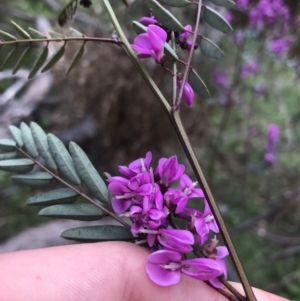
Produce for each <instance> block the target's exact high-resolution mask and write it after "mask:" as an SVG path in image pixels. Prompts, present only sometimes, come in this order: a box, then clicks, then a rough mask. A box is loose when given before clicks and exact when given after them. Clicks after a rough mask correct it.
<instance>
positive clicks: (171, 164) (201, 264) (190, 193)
mask: <svg viewBox="0 0 300 301" xmlns="http://www.w3.org/2000/svg"><path fill="white" fill-rule="evenodd" d="M151 160H152V154H151V152H147V154H146V156H145V158H141V159H137V160H135V161H133V162H131V163H130V164H129V166H119V171H120V173H121V174H122V176H115V177H110V178H109V179H108V180H107V181H108V182H109V184H108V189H109V191H110V192H111V193H112V195H113V197H112V202H111V203H112V207H113V209H114V211H115V212H116V213H119V214H121V216H127V217H129V218H130V219H131V220H132V226H131V231H132V233H134V234H135V235H137V236H139V237H144V241H145V242H147V244H148V245H149V247H150V248H151V250H152V251H153V253H152V254H151V255H149V256H148V258H147V264H146V270H147V273H148V275H149V277H150V279H151V280H152V281H153V282H155V283H156V284H158V285H163V286H166V285H171V284H175V283H177V282H178V281H179V279H180V275H181V273H184V274H186V275H189V276H191V277H194V278H196V279H199V280H205V281H210V282H211V284H212V285H214V286H216V287H222V284H221V283H220V282H219V280H218V277H219V276H221V275H224V276H225V277H226V275H227V273H226V264H225V261H224V260H223V258H224V257H225V256H226V255H227V254H228V251H227V248H226V247H217V243H218V241H217V240H216V239H212V242H211V243H209V244H206V245H205V243H207V240H208V236H209V232H210V231H213V232H215V233H218V232H219V228H218V225H217V224H216V221H215V219H214V216H213V215H212V213H211V211H210V208H209V205H208V203H207V201H206V200H205V198H204V194H203V191H202V189H200V188H196V185H197V182H192V180H191V179H190V178H189V177H188V175H186V174H185V173H184V171H185V167H184V165H182V164H179V163H178V160H177V157H176V156H172V157H170V158H161V159H160V160H159V162H158V165H157V167H156V169H153V168H152V167H151V166H150V164H151ZM175 181H177V182H178V181H179V186H180V187H179V188H174V187H171V185H173V184H174V182H175ZM191 198H202V199H203V203H204V210H203V212H201V211H199V210H197V209H193V208H189V207H188V201H189V199H191ZM174 217H176V218H181V219H183V220H184V221H185V224H186V229H178V228H177V227H176V226H175V224H174ZM196 244H198V245H199V246H202V247H203V250H202V253H203V254H204V255H205V257H204V258H194V259H189V260H185V259H183V256H184V254H185V253H189V252H191V251H193V249H194V246H195V245H196Z"/></svg>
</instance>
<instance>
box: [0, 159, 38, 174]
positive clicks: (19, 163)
mask: <svg viewBox="0 0 300 301" xmlns="http://www.w3.org/2000/svg"><path fill="white" fill-rule="evenodd" d="M33 167H34V162H33V161H32V160H30V159H23V158H22V159H11V160H3V161H0V170H4V171H8V172H19V173H26V172H29V171H31V170H32V169H33Z"/></svg>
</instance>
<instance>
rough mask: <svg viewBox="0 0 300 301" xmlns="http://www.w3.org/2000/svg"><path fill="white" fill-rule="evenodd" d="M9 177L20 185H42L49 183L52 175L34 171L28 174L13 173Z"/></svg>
mask: <svg viewBox="0 0 300 301" xmlns="http://www.w3.org/2000/svg"><path fill="white" fill-rule="evenodd" d="M11 178H12V179H13V180H14V181H15V182H17V183H18V184H21V185H28V186H31V187H43V186H47V185H49V184H51V182H52V179H53V177H52V176H51V175H50V174H49V173H47V172H34V173H28V174H19V175H13V176H11Z"/></svg>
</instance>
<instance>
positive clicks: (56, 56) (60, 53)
mask: <svg viewBox="0 0 300 301" xmlns="http://www.w3.org/2000/svg"><path fill="white" fill-rule="evenodd" d="M65 49H66V48H65V45H63V46H62V47H60V48H59V49H57V50H56V51H55V52H54V53H53V55H52V56H51V57H50V59H49V60H48V62H47V63H46V65H45V66H44V67H43V69H42V70H41V72H42V73H43V72H46V71H48V70H49V69H50V68H52V67H53V66H54V65H55V64H56V63H57V62H58V61H59V60H60V59H61V58H62V56H63V55H64V53H65Z"/></svg>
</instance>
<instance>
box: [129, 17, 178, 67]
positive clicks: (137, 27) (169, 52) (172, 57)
mask: <svg viewBox="0 0 300 301" xmlns="http://www.w3.org/2000/svg"><path fill="white" fill-rule="evenodd" d="M131 25H132V29H133V30H134V31H135V33H136V34H141V33H144V32H147V28H146V26H144V25H143V24H141V23H139V22H137V21H133V22H132V23H131ZM164 53H165V55H166V60H167V61H169V62H175V61H178V56H177V54H176V52H175V51H174V50H173V48H172V47H171V46H170V45H169V44H168V43H165V45H164Z"/></svg>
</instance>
